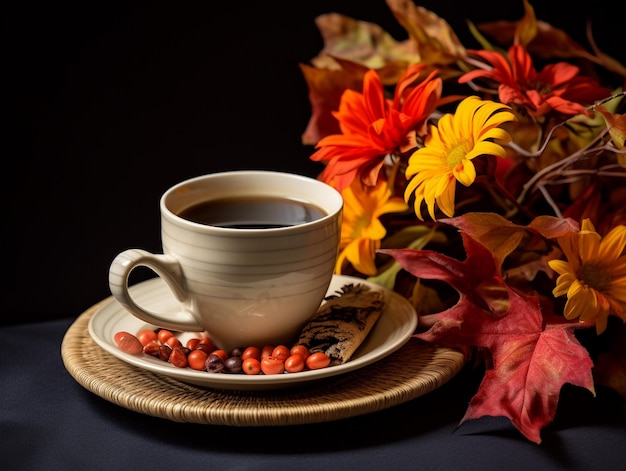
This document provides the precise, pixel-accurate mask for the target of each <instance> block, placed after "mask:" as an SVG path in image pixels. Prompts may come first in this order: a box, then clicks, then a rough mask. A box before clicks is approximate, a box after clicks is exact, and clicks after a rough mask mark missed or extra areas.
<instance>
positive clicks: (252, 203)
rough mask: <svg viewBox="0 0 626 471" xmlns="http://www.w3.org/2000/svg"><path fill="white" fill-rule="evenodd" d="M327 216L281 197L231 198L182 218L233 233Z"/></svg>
mask: <svg viewBox="0 0 626 471" xmlns="http://www.w3.org/2000/svg"><path fill="white" fill-rule="evenodd" d="M325 215H326V213H325V212H324V211H323V210H322V209H321V208H319V207H317V206H315V205H314V204H311V203H309V202H306V201H299V200H293V199H289V198H280V197H264V196H259V197H251V196H242V197H228V198H220V199H212V200H208V201H203V202H200V203H197V204H195V205H192V206H189V207H187V208H185V209H184V210H182V211H181V212H180V213H179V214H178V216H180V217H181V218H184V219H187V220H189V221H192V222H196V223H199V224H206V225H209V226H217V227H226V228H233V229H272V228H278V227H289V226H295V225H299V224H304V223H307V222H311V221H315V220H317V219H320V218H321V217H323V216H325Z"/></svg>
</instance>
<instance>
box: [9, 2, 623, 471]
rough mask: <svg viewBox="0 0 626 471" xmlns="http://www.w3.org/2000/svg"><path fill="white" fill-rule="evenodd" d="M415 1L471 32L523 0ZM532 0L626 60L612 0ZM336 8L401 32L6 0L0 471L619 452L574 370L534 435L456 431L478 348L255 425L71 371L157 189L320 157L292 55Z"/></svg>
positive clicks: (508, 458) (148, 237) (280, 18)
mask: <svg viewBox="0 0 626 471" xmlns="http://www.w3.org/2000/svg"><path fill="white" fill-rule="evenodd" d="M418 3H419V4H420V5H423V6H424V7H426V8H428V9H430V10H432V11H434V12H435V13H436V14H438V15H439V16H441V17H443V18H445V19H446V20H448V21H449V22H450V24H451V25H452V26H453V28H454V29H455V31H457V32H458V34H459V36H461V39H462V40H463V41H464V42H465V41H467V40H468V38H469V37H470V36H469V33H468V30H467V24H466V23H465V20H466V19H471V20H472V21H474V22H482V21H493V20H497V19H509V20H516V19H519V18H520V17H521V16H522V14H523V3H522V1H521V0H519V2H517V1H516V2H501V1H493V0H481V1H478V0H468V1H464V2H459V1H458V0H428V1H426V0H425V1H421V2H418ZM532 3H534V4H535V5H533V6H534V7H535V11H536V14H537V17H538V18H540V19H542V20H545V21H548V22H550V23H552V24H554V25H556V26H558V27H560V28H563V29H565V30H567V31H568V32H570V33H571V34H572V35H573V36H575V38H576V39H577V40H578V41H579V42H581V43H583V44H587V43H586V38H585V23H586V20H587V19H588V18H589V19H591V20H592V22H593V23H592V24H593V32H594V37H595V40H596V43H597V44H598V45H599V47H600V48H601V49H603V50H604V51H606V52H608V53H611V54H613V55H614V56H615V57H616V58H617V59H618V60H620V61H621V62H622V63H626V57H625V56H624V52H625V50H624V48H623V44H622V42H620V41H617V38H618V37H620V36H619V35H620V34H621V31H623V26H622V24H621V22H622V21H623V17H624V14H623V13H624V8H625V7H624V3H623V2H621V1H619V2H618V1H611V0H596V1H594V2H592V3H589V7H588V8H584V9H581V10H580V11H578V10H577V11H576V12H573V11H572V9H571V3H570V2H568V1H563V0H558V1H553V2H539V1H536V2H532ZM565 11H567V12H568V13H567V14H565V13H564V12H565ZM329 12H340V13H344V14H347V15H349V16H352V17H353V18H356V19H361V20H365V21H371V22H375V23H378V24H379V25H381V26H382V27H383V28H385V29H386V30H387V31H388V32H390V33H391V34H392V35H393V36H394V37H396V39H404V38H405V37H406V32H405V31H404V30H403V29H402V28H401V27H400V25H399V24H398V23H397V22H396V21H395V19H394V18H393V16H392V15H391V13H390V12H389V10H388V8H387V6H386V5H385V2H384V1H383V0H378V1H369V0H368V1H367V2H365V1H363V0H336V1H332V0H328V1H327V0H314V1H302V2H300V1H298V2H252V1H243V2H216V1H188V2H187V1H186V2H169V1H168V2H160V1H151V2H139V1H134V2H112V1H107V2H97V1H95V2H36V1H28V2H6V5H4V6H3V14H2V15H1V17H0V21H1V22H2V28H0V34H2V42H1V44H2V46H0V47H2V48H3V49H2V50H3V56H2V57H3V78H4V79H5V80H8V82H9V85H5V87H3V91H4V96H3V98H4V100H3V112H4V114H5V116H6V117H8V118H9V119H8V121H9V124H8V126H6V125H5V127H4V133H3V157H4V158H3V162H4V164H5V170H4V172H3V176H4V184H3V192H4V193H3V195H5V196H4V197H3V199H4V200H5V208H6V210H5V211H4V212H3V222H2V228H3V230H2V247H3V250H4V253H3V260H4V262H5V266H4V269H3V274H2V283H0V289H1V290H2V291H1V296H2V308H1V309H2V312H1V316H0V338H2V343H1V345H2V347H1V348H0V388H1V392H0V399H1V400H0V463H1V464H2V468H3V469H5V470H7V471H9V470H10V471H18V470H22V469H23V470H28V471H32V470H53V471H63V470H72V471H73V470H107V471H108V470H127V469H128V470H131V469H132V470H137V469H147V468H148V467H151V468H153V469H168V470H172V469H177V470H178V469H184V470H199V469H202V470H205V469H209V470H213V469H215V470H226V469H267V470H272V471H276V470H278V469H288V468H291V469H301V470H307V469H315V470H320V469H322V470H332V469H348V468H349V469H377V470H381V469H383V470H384V469H390V470H392V469H393V470H396V469H429V470H438V469H442V470H450V469H479V470H490V469H493V470H502V469H568V470H579V469H580V470H595V469H597V470H602V471H613V470H623V469H626V464H625V463H626V454H625V452H624V449H625V448H624V447H625V446H626V433H625V432H626V406H625V402H624V400H623V399H621V398H618V397H617V396H616V395H615V394H612V393H611V391H608V390H603V389H599V390H598V391H597V392H598V394H597V397H595V398H594V397H592V396H591V395H590V394H589V393H588V392H587V391H584V390H580V389H578V388H574V387H569V386H566V387H565V388H564V390H563V392H562V395H561V399H560V403H559V408H558V412H557V416H556V419H555V421H554V422H553V423H552V424H551V425H550V426H548V427H547V428H546V429H545V430H543V432H542V438H543V442H542V443H541V444H540V445H536V444H534V443H531V442H529V441H528V440H526V439H525V438H524V437H522V436H521V435H520V434H519V433H518V432H517V430H515V429H514V428H513V427H512V426H511V425H510V423H509V422H508V421H507V420H506V419H502V418H483V419H480V420H477V421H473V422H468V423H466V424H463V425H462V426H460V427H458V428H457V426H458V424H459V422H460V420H461V418H462V417H463V414H464V412H465V410H466V408H467V405H468V402H469V400H470V398H471V397H472V396H473V394H474V393H475V391H476V389H477V387H478V384H479V381H480V379H481V377H482V376H481V375H482V372H481V371H478V370H475V369H473V368H472V367H471V366H470V365H468V366H466V367H465V368H464V370H463V371H462V372H461V373H460V374H459V375H457V376H456V377H455V378H453V379H452V380H451V381H450V382H449V383H447V384H445V385H444V386H442V387H441V388H439V389H437V390H435V391H432V392H430V393H428V394H426V395H424V396H422V397H419V398H417V399H414V400H412V401H410V402H407V403H404V404H401V405H397V406H394V407H391V408H388V409H386V410H384V411H381V412H376V413H372V414H368V415H362V416H357V417H353V418H350V419H344V420H340V421H336V422H328V423H321V424H310V425H299V426H289V427H250V428H248V427H243V428H242V427H226V426H213V425H200V424H185V423H175V422H170V421H168V420H166V419H161V418H155V417H150V416H146V415H142V414H140V413H137V412H133V411H130V410H127V409H124V408H122V407H120V406H117V405H115V404H112V403H109V402H107V401H106V400H104V399H102V398H101V397H99V396H97V395H95V394H93V393H91V392H90V391H88V390H86V389H85V388H84V387H83V386H81V385H80V384H79V383H78V382H77V381H75V380H74V378H73V377H72V376H71V375H70V374H69V373H68V371H67V370H66V369H65V367H64V364H63V361H62V358H61V342H62V340H63V337H64V335H65V333H66V332H67V330H68V328H69V327H70V326H71V325H72V324H73V322H74V321H75V319H76V318H77V317H78V316H79V315H80V314H81V313H82V312H84V311H85V310H87V309H88V308H89V307H90V306H92V305H94V304H95V303H97V302H99V301H100V300H102V299H104V298H106V297H108V296H109V295H110V292H109V289H108V284H107V272H108V267H109V264H110V262H111V261H112V259H113V258H114V256H115V255H116V254H117V253H119V252H120V251H122V250H124V249H126V248H129V247H142V248H145V249H146V250H150V251H159V250H160V228H159V224H160V221H159V212H158V198H159V197H160V195H161V194H162V193H163V191H165V190H166V189H167V188H168V187H170V186H171V185H173V184H175V183H178V182H179V181H181V180H184V179H186V178H189V177H192V176H197V175H200V174H204V173H211V172H216V171H221V170H232V169H244V168H260V169H268V170H282V171H290V172H295V173H300V174H304V175H308V176H315V175H317V173H318V172H319V171H320V170H321V168H320V167H319V166H318V163H316V162H312V161H310V160H309V158H308V157H309V155H310V154H311V153H312V150H311V148H308V147H305V146H303V145H302V142H301V135H302V133H303V132H304V129H305V127H306V124H307V121H308V119H309V116H310V106H309V102H308V97H307V89H306V84H305V82H304V79H303V77H302V74H301V71H300V69H299V63H306V62H307V61H309V60H310V59H311V58H312V57H314V56H315V55H317V54H318V52H319V51H320V50H321V49H322V47H323V42H322V39H321V37H320V35H319V31H318V30H317V28H316V26H315V23H314V19H315V17H316V16H317V15H319V14H322V13H329ZM617 31H619V32H620V33H616V32H617ZM468 45H469V44H468ZM5 83H6V82H5ZM5 121H7V120H6V119H5ZM7 262H8V267H7V266H6V263H7Z"/></svg>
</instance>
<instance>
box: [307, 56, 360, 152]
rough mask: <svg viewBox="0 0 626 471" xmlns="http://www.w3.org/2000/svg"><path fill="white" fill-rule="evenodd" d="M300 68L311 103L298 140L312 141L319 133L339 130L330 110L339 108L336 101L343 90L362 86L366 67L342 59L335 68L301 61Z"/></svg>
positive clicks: (316, 138) (314, 142) (317, 138)
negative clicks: (312, 65) (316, 65)
mask: <svg viewBox="0 0 626 471" xmlns="http://www.w3.org/2000/svg"><path fill="white" fill-rule="evenodd" d="M300 70H301V71H302V74H303V75H304V79H305V81H306V83H307V86H308V89H309V102H310V104H311V117H310V118H309V123H308V124H307V127H306V129H305V130H304V133H303V134H302V143H303V144H304V145H315V144H316V143H317V142H318V141H319V140H320V139H321V138H322V137H324V136H328V135H330V134H337V133H339V132H340V130H339V122H338V121H337V120H336V119H335V118H334V117H333V115H332V112H333V111H335V110H337V108H339V101H340V99H341V95H342V94H343V92H344V91H345V90H347V89H350V90H360V89H361V88H362V86H363V76H364V75H365V72H366V71H367V69H366V68H365V67H362V66H359V65H357V64H351V63H345V64H344V67H343V68H341V69H339V70H331V69H317V68H315V67H311V66H310V65H305V64H300Z"/></svg>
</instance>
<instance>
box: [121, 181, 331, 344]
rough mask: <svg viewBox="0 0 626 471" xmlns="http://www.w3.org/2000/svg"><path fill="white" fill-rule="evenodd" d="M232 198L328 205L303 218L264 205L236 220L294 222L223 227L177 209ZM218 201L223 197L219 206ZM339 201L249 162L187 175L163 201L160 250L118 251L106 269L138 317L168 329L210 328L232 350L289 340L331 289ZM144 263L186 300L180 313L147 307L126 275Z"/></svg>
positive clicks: (323, 189)
mask: <svg viewBox="0 0 626 471" xmlns="http://www.w3.org/2000/svg"><path fill="white" fill-rule="evenodd" d="M228 198H241V199H243V200H244V201H255V200H258V199H259V198H278V199H289V200H293V201H298V202H304V203H307V204H311V205H313V206H315V207H317V208H319V209H320V210H321V212H322V213H323V214H322V215H321V217H318V218H317V219H314V220H311V221H302V220H299V218H298V217H292V216H285V215H284V214H283V215H281V214H282V213H281V214H278V211H275V207H274V206H272V205H271V204H270V205H269V206H267V207H266V208H265V209H264V210H263V211H257V210H255V212H254V216H255V217H257V218H258V219H259V220H258V221H243V220H242V221H235V222H255V223H257V222H258V223H259V224H266V223H267V224H283V223H285V224H292V225H288V226H285V227H276V228H233V227H220V226H218V225H217V224H218V222H217V221H215V222H213V223H209V224H207V223H198V222H192V221H190V220H188V219H185V218H183V217H181V216H180V214H181V212H182V211H184V210H186V209H187V208H189V207H190V206H193V205H195V204H197V203H201V202H206V201H213V200H222V201H223V200H224V199H228ZM221 205H222V202H220V203H217V209H220V206H221ZM245 206H246V207H248V206H249V205H247V204H246V205H245ZM268 208H269V209H268ZM342 208H343V200H342V198H341V195H340V194H339V193H338V192H337V191H336V190H335V189H333V188H332V187H330V186H329V185H327V184H325V183H323V182H321V181H318V180H315V179H312V178H308V177H304V176H301V175H296V174H289V173H281V172H271V171H252V170H250V171H249V170H246V171H233V172H223V173H215V174H209V175H204V176H200V177H196V178H192V179H190V180H187V181H184V182H181V183H179V184H177V185H175V186H173V187H172V188H170V189H169V190H167V191H166V192H165V193H164V194H163V196H162V197H161V200H160V212H161V239H162V244H163V253H162V254H154V253H150V252H147V251H145V250H142V249H129V250H125V251H123V252H122V253H120V254H119V255H118V256H117V257H115V259H114V260H113V262H112V264H111V267H110V270H109V286H110V289H111V293H112V294H113V296H114V298H115V299H116V300H117V301H118V302H120V303H121V304H122V305H123V306H124V307H125V308H126V309H127V310H128V311H130V312H131V313H132V314H133V315H135V316H136V317H138V318H139V319H141V320H144V321H145V322H148V323H150V324H153V325H155V326H157V327H161V328H166V329H170V330H176V331H194V332H195V331H206V332H207V334H208V335H209V336H210V337H211V338H212V339H213V341H214V342H215V343H216V345H217V346H218V347H220V348H223V349H224V350H227V351H230V350H232V349H233V348H235V347H247V346H251V345H255V346H259V347H262V346H264V345H268V344H270V345H278V344H289V343H291V342H293V341H294V340H296V337H297V335H298V334H299V332H300V330H301V329H302V327H303V326H304V324H306V322H307V321H309V320H310V318H311V317H312V316H313V315H314V314H315V312H316V310H317V309H318V307H319V306H320V304H321V302H322V300H323V298H324V296H325V294H326V292H327V289H328V286H329V284H330V281H331V279H332V275H333V270H334V266H335V262H336V257H337V251H338V246H339V238H340V233H341V214H342ZM303 211H304V209H303V208H302V207H299V208H296V210H295V212H296V213H298V214H300V216H301V215H302V214H301V213H303ZM215 212H216V213H217V212H219V211H215ZM234 213H237V214H238V213H239V211H238V210H237V211H234ZM211 214H213V211H211ZM228 216H229V214H228V211H226V215H225V217H226V218H228ZM281 218H286V220H284V221H281V220H280V219H281ZM277 219H278V220H277ZM138 266H145V267H148V268H150V269H152V270H153V271H154V272H155V273H156V274H157V275H159V276H160V277H161V278H162V279H163V280H165V281H166V282H167V284H168V285H169V287H170V289H171V290H172V292H173V295H174V296H175V297H176V298H177V299H178V300H179V301H180V310H179V311H178V312H160V313H159V312H149V311H148V310H146V309H144V308H142V307H141V306H139V305H138V304H136V303H135V302H134V300H133V298H132V296H131V293H130V292H129V276H130V273H131V272H132V271H133V270H134V269H135V268H136V267H138ZM131 291H132V290H131Z"/></svg>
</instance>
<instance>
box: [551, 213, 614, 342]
mask: <svg viewBox="0 0 626 471" xmlns="http://www.w3.org/2000/svg"><path fill="white" fill-rule="evenodd" d="M558 242H559V245H560V246H561V248H562V249H563V253H564V254H565V257H566V258H567V261H564V260H551V261H550V262H548V263H549V264H550V267H551V268H552V269H553V270H554V271H555V272H557V273H558V274H559V277H558V278H557V280H556V286H555V288H554V290H553V291H552V294H554V296H563V295H567V302H566V304H565V311H564V315H565V317H566V318H567V319H580V321H581V322H585V321H589V320H594V321H595V325H596V332H597V333H598V334H601V333H602V332H604V330H605V329H606V326H607V322H608V317H609V315H611V314H613V315H616V316H618V317H621V318H622V320H624V321H626V251H625V247H626V226H624V225H620V226H617V227H614V228H613V229H612V230H611V231H610V232H609V233H608V234H607V235H606V236H604V238H602V237H601V236H600V234H598V233H597V232H596V230H595V227H594V226H593V224H592V223H591V221H590V220H589V219H585V220H583V223H582V229H581V231H580V232H579V233H578V234H576V235H574V236H571V237H560V238H559V239H558Z"/></svg>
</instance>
